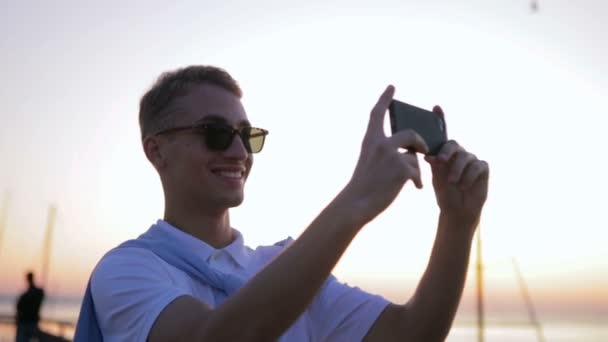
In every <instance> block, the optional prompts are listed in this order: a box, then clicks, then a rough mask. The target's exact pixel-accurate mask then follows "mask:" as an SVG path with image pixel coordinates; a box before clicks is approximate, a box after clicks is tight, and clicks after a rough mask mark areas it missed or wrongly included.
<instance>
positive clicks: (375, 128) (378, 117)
mask: <svg viewBox="0 0 608 342" xmlns="http://www.w3.org/2000/svg"><path fill="white" fill-rule="evenodd" d="M393 95H395V87H393V86H392V85H389V86H388V87H386V89H385V90H384V92H383V93H382V95H380V98H379V99H378V102H376V105H375V106H374V108H373V109H372V112H371V114H370V117H369V124H368V126H367V134H373V135H378V136H379V135H384V115H385V114H386V110H387V109H388V106H389V105H390V104H391V101H392V100H393Z"/></svg>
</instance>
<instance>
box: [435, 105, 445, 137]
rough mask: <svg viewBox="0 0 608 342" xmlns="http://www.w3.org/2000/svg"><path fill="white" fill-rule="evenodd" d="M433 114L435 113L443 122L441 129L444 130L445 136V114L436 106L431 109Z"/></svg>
mask: <svg viewBox="0 0 608 342" xmlns="http://www.w3.org/2000/svg"><path fill="white" fill-rule="evenodd" d="M433 113H436V114H437V115H439V117H440V118H441V119H442V120H443V123H444V125H443V128H444V130H446V131H445V134H446V136H447V134H448V132H447V129H446V127H445V113H444V112H443V109H442V108H441V107H440V106H438V105H437V106H435V107H433Z"/></svg>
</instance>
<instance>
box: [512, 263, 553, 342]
mask: <svg viewBox="0 0 608 342" xmlns="http://www.w3.org/2000/svg"><path fill="white" fill-rule="evenodd" d="M511 261H512V262H513V269H514V270H515V274H516V275H517V282H518V283H519V289H520V290H521V294H522V296H523V297H524V302H525V303H526V309H527V310H528V316H529V317H530V322H531V323H532V325H533V326H534V327H535V328H536V336H537V337H538V340H539V341H540V342H545V336H544V335H543V329H542V327H541V325H540V322H539V321H538V317H537V316H536V310H534V304H533V303H532V297H530V292H529V291H528V287H527V286H526V281H525V280H524V277H523V275H522V273H521V271H520V270H519V265H518V264H517V260H516V259H515V258H512V259H511Z"/></svg>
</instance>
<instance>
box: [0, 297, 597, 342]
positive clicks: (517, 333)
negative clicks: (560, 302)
mask: <svg viewBox="0 0 608 342" xmlns="http://www.w3.org/2000/svg"><path fill="white" fill-rule="evenodd" d="M14 306H15V298H12V297H7V296H0V316H10V315H14ZM79 310H80V298H70V297H67V298H66V297H63V298H53V297H50V298H48V299H46V300H45V303H44V305H43V307H42V310H41V316H42V317H43V318H47V319H53V320H59V321H67V322H76V319H77V318H78V312H79ZM485 320H486V324H485V329H484V331H483V334H484V341H485V342H510V341H521V342H538V341H540V339H539V336H538V330H537V329H536V328H535V327H534V326H533V325H531V324H527V323H526V322H527V317H526V316H525V315H522V316H520V317H517V316H509V318H508V319H505V317H504V316H500V317H499V316H497V315H492V314H487V316H486V317H485ZM43 329H45V330H46V331H48V332H49V333H53V334H57V335H62V336H63V337H65V338H68V339H71V337H72V336H73V333H74V331H73V329H72V328H69V327H67V328H66V327H58V326H56V325H52V324H47V325H45V326H43ZM541 329H542V335H543V337H544V340H545V341H546V342H608V316H578V317H576V316H570V317H568V316H564V315H560V316H554V317H548V318H546V319H542V318H541ZM478 334H479V332H478V328H477V325H476V323H475V317H474V316H472V315H460V316H458V315H457V316H456V319H455V322H454V325H453V326H452V330H451V331H450V334H449V336H448V338H447V340H446V341H447V342H477V341H478ZM14 336H15V331H14V326H13V325H12V324H6V323H0V342H8V341H11V342H12V341H14V340H15V338H14Z"/></svg>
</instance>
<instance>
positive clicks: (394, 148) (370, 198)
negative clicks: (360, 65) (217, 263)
mask: <svg viewBox="0 0 608 342" xmlns="http://www.w3.org/2000/svg"><path fill="white" fill-rule="evenodd" d="M393 93H394V89H393V88H392V87H388V88H387V90H386V91H385V92H384V93H383V94H382V96H381V97H380V99H379V100H378V103H377V104H376V106H375V107H374V109H373V110H372V113H371V116H370V121H369V125H368V130H367V132H366V135H365V138H364V140H363V144H362V148H361V154H360V157H359V160H358V162H357V166H356V168H355V171H354V173H353V177H352V179H351V181H350V182H349V183H348V185H347V186H346V187H345V188H344V190H343V191H342V192H341V193H340V194H339V195H338V196H337V197H336V198H335V199H334V200H333V201H332V202H331V203H330V204H329V205H328V206H327V207H326V208H325V209H324V210H323V211H322V212H321V214H320V215H319V216H318V217H317V218H316V219H315V220H314V221H313V222H312V223H311V225H310V226H309V227H308V228H307V229H306V230H305V231H304V233H303V234H302V235H301V236H300V237H299V238H298V239H297V240H296V241H295V242H293V243H292V245H291V246H289V247H288V248H287V249H286V250H285V251H284V252H283V253H282V254H281V255H279V256H278V257H277V258H276V259H275V260H274V261H273V262H271V263H270V264H269V265H268V266H267V267H266V268H265V269H263V270H262V271H260V272H259V273H258V274H257V275H256V276H255V277H253V278H252V279H251V280H250V281H249V282H248V283H247V284H246V285H245V286H244V287H243V288H242V289H241V290H239V291H238V292H237V293H236V294H234V295H233V296H232V297H230V298H229V299H228V300H227V301H226V302H225V303H224V304H222V305H221V306H219V307H218V308H216V309H213V310H212V309H211V308H210V307H209V306H208V305H206V304H205V303H202V302H200V301H198V300H196V299H194V298H191V297H180V298H178V299H176V300H175V301H173V302H172V303H171V304H169V305H168V306H167V307H166V308H165V309H164V310H163V311H162V312H161V314H160V315H159V317H158V319H157V321H156V322H155V323H154V325H153V327H152V330H151V332H150V335H149V341H151V342H157V341H168V340H182V339H184V340H186V339H187V340H198V341H271V340H275V339H277V338H278V337H280V336H281V335H282V334H283V333H284V332H285V330H287V329H288V328H289V327H290V326H291V324H292V323H293V322H294V321H295V320H296V319H297V318H298V317H299V316H300V314H301V313H302V312H304V310H305V309H306V307H307V306H308V305H309V304H310V302H311V301H312V299H313V298H314V296H315V294H316V293H317V291H318V290H319V288H320V287H321V285H322V284H323V282H324V281H325V280H326V279H327V277H328V276H329V274H330V272H331V270H332V269H333V267H334V266H335V264H336V263H337V262H338V260H339V258H340V256H341V255H342V254H343V253H344V251H345V249H346V248H347V247H348V245H349V244H350V242H351V241H352V239H353V238H354V237H355V235H356V234H357V233H358V231H359V230H360V229H361V228H362V227H363V226H364V225H365V224H366V223H367V222H369V221H371V220H372V219H373V218H374V217H375V216H376V215H378V214H379V213H380V212H382V211H383V210H384V209H385V208H386V207H387V206H388V205H390V203H391V202H392V201H393V200H394V199H395V197H396V196H397V194H398V193H399V192H400V191H401V189H402V187H403V185H404V184H405V182H406V181H407V180H408V179H412V180H413V182H414V183H415V184H416V186H418V187H420V186H421V183H420V170H419V169H418V160H417V158H416V155H415V154H413V153H401V152H400V151H399V148H415V149H416V150H417V151H421V152H424V151H427V150H428V149H427V147H426V144H425V143H424V141H423V140H422V138H421V137H420V136H419V135H417V134H415V133H414V132H412V131H404V132H400V133H398V134H395V135H393V136H391V137H388V138H387V137H386V136H385V135H384V131H383V123H384V116H385V113H386V110H387V108H388V105H389V104H390V101H391V100H392V96H393Z"/></svg>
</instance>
